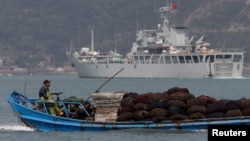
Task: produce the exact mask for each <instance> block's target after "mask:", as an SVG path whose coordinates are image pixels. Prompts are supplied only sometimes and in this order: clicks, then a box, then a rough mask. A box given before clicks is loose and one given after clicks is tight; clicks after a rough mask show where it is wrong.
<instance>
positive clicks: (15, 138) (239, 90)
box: [0, 75, 250, 141]
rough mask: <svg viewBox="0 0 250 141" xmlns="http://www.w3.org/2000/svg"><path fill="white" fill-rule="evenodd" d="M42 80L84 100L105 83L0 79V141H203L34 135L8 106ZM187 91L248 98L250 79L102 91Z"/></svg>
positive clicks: (126, 133) (141, 134)
mask: <svg viewBox="0 0 250 141" xmlns="http://www.w3.org/2000/svg"><path fill="white" fill-rule="evenodd" d="M44 79H50V80H52V81H51V91H58V92H59V91H62V92H63V95H61V98H62V99H64V98H67V97H70V96H77V97H79V98H83V99H86V98H87V97H88V96H89V95H90V94H91V93H92V92H94V91H96V90H97V89H98V88H99V87H101V86H102V84H104V83H105V82H106V81H107V80H108V79H85V78H78V76H77V75H39V76H27V77H26V76H0V94H1V97H0V100H1V104H0V118H1V120H0V141H33V140H34V141H44V140H46V141H84V140H88V141H118V140H119V141H128V140H129V141H150V140H154V141H166V140H167V141H190V140H191V141H206V140H207V132H206V131H194V132H183V131H182V132H179V131H164V130H160V131H159V130H157V131H156V130H143V129H129V130H121V131H108V132H94V133H93V132H66V133H65V132H35V131H33V130H31V129H30V128H27V127H25V126H23V125H22V124H21V123H20V121H18V120H17V118H16V117H15V115H14V113H13V112H12V109H11V108H10V106H9V105H8V103H7V96H8V94H9V93H10V92H11V91H18V92H20V93H25V95H26V96H29V97H34V98H36V97H37V96H38V90H39V88H40V87H41V85H42V82H43V80H44ZM175 86H178V87H186V88H188V89H189V91H190V93H192V94H194V95H195V96H199V95H209V96H213V97H215V98H217V99H240V98H242V97H247V98H250V93H249V91H250V75H245V76H244V78H240V79H112V80H111V81H109V82H108V83H107V84H106V85H104V86H103V87H102V88H101V89H100V90H101V91H127V92H137V93H139V94H140V93H146V92H163V91H166V90H168V89H169V88H172V87H175Z"/></svg>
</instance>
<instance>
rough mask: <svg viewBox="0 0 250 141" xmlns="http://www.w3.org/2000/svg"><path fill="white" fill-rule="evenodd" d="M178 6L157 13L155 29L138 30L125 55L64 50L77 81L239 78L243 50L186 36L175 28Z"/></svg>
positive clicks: (168, 5)
mask: <svg viewBox="0 0 250 141" xmlns="http://www.w3.org/2000/svg"><path fill="white" fill-rule="evenodd" d="M177 9H178V7H177V4H176V3H171V4H170V3H169V4H167V6H165V7H160V8H159V9H158V10H157V11H158V12H159V15H160V16H161V19H162V23H161V24H158V25H157V28H154V29H147V30H145V29H143V30H138V31H137V33H136V40H135V41H134V42H133V43H132V48H131V50H130V52H129V53H127V54H126V55H124V56H123V55H121V54H120V53H117V52H116V50H115V51H110V52H99V51H95V49H94V41H93V40H94V39H93V36H94V35H93V30H92V34H91V36H92V39H91V47H82V48H74V47H73V46H72V45H71V47H70V48H69V49H68V50H67V51H66V55H67V56H68V58H69V60H70V61H71V64H72V66H73V67H74V68H75V70H76V72H77V74H78V76H79V77H80V78H108V77H110V76H112V75H113V74H115V73H116V72H118V71H119V70H121V69H122V70H123V71H121V72H120V73H119V74H118V75H117V76H116V78H241V77H242V72H243V63H244V53H245V52H244V50H243V49H239V48H232V49H229V48H223V47H221V48H212V46H211V45H210V43H209V42H207V41H206V36H205V35H203V36H201V37H198V38H197V37H196V36H195V35H193V36H190V37H188V36H187V33H186V27H183V26H174V24H173V23H172V22H171V20H172V19H173V18H171V16H172V15H173V14H174V13H175V12H177Z"/></svg>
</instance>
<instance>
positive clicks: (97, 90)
mask: <svg viewBox="0 0 250 141" xmlns="http://www.w3.org/2000/svg"><path fill="white" fill-rule="evenodd" d="M123 70H124V68H122V69H121V70H119V71H118V72H117V73H115V74H114V75H113V76H112V77H110V78H109V79H108V80H107V81H105V82H104V83H103V84H102V85H101V86H100V87H99V88H98V89H96V91H95V92H99V90H100V89H101V88H102V87H103V86H104V85H105V84H107V83H108V82H109V81H110V80H111V79H112V78H114V77H115V76H116V75H117V74H118V73H120V72H121V71H123ZM90 97H91V96H89V97H88V98H87V99H86V101H88V99H89V98H90Z"/></svg>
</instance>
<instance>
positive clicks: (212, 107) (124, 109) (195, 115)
mask: <svg viewBox="0 0 250 141" xmlns="http://www.w3.org/2000/svg"><path fill="white" fill-rule="evenodd" d="M120 105H121V106H120V107H119V109H118V117H117V119H116V121H154V122H157V121H164V120H173V121H176V120H186V119H204V118H223V117H238V116H250V98H241V99H238V100H230V99H216V98H214V97H211V96H207V95H200V96H194V95H193V94H191V93H190V92H189V89H188V88H181V87H173V88H170V89H168V90H167V91H165V92H162V93H143V94H138V93H134V92H130V93H126V94H125V95H124V96H123V98H122V100H121V103H120Z"/></svg>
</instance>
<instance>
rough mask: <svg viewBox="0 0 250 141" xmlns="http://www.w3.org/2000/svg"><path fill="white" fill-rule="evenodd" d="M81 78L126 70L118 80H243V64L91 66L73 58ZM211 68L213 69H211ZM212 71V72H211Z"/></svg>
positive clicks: (72, 60)
mask: <svg viewBox="0 0 250 141" xmlns="http://www.w3.org/2000/svg"><path fill="white" fill-rule="evenodd" d="M71 62H72V65H73V66H74V68H75V70H76V72H77V74H78V76H79V77H80V78H109V77H111V76H113V75H114V74H115V73H117V72H118V71H119V70H121V69H122V68H124V70H123V71H121V72H120V73H119V74H117V76H116V78H241V77H242V70H241V69H240V70H238V68H239V66H240V67H241V68H243V63H234V64H233V65H232V67H231V68H230V69H228V68H220V69H217V70H216V69H215V68H214V67H213V66H215V63H211V64H210V65H209V64H208V63H192V64H187V63H186V64H119V63H114V64H90V63H81V62H79V61H78V60H77V59H75V58H73V57H72V58H71ZM210 67H211V68H210ZM211 70H212V72H211Z"/></svg>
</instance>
